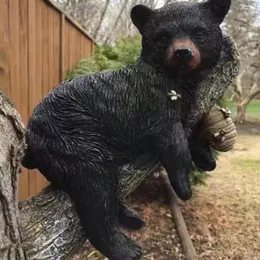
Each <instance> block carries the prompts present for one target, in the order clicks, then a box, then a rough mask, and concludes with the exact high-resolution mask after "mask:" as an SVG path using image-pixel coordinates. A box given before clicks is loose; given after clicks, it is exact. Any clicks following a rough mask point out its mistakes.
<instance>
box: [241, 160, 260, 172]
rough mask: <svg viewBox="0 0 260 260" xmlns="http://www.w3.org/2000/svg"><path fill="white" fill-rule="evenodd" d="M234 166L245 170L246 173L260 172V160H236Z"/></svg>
mask: <svg viewBox="0 0 260 260" xmlns="http://www.w3.org/2000/svg"><path fill="white" fill-rule="evenodd" d="M236 165H237V166H239V167H240V168H242V169H244V170H246V171H247V172H251V173H259V172H260V160H253V159H239V160H236Z"/></svg>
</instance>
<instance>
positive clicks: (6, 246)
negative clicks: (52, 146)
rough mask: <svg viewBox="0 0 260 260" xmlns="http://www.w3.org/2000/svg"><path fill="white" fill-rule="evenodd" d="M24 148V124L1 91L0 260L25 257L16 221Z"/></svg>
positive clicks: (22, 259) (21, 259)
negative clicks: (19, 175)
mask: <svg viewBox="0 0 260 260" xmlns="http://www.w3.org/2000/svg"><path fill="white" fill-rule="evenodd" d="M23 150H24V135H23V123H22V121H21V118H20V116H19V114H18V113H17V111H16V110H15V109H14V107H13V104H12V103H11V101H10V100H9V99H8V98H6V97H5V96H4V95H2V94H1V93H0V259H1V260H5V259H10V260H11V259H17V260H18V259H19V260H24V259H26V258H25V254H24V251H23V249H22V242H21V234H20V227H19V222H18V182H17V177H18V173H19V168H20V160H21V157H22V155H23Z"/></svg>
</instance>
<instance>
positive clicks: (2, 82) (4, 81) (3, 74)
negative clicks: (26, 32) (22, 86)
mask: <svg viewBox="0 0 260 260" xmlns="http://www.w3.org/2000/svg"><path fill="white" fill-rule="evenodd" d="M8 10H9V2H8V1H5V0H0V17H2V19H3V21H0V86H1V90H2V91H3V93H4V94H6V95H8V96H10V92H9V85H10V84H9V57H8V55H9V49H8V47H9V46H8V45H9V11H8Z"/></svg>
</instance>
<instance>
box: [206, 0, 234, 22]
mask: <svg viewBox="0 0 260 260" xmlns="http://www.w3.org/2000/svg"><path fill="white" fill-rule="evenodd" d="M205 6H206V7H207V9H210V10H211V12H212V14H213V16H214V18H215V19H216V21H217V22H218V23H219V24H221V23H222V22H223V20H224V18H225V16H226V15H227V13H228V11H229V9H230V6H231V0H208V1H207V2H206V3H205Z"/></svg>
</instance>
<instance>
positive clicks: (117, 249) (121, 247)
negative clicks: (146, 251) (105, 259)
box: [109, 233, 142, 260]
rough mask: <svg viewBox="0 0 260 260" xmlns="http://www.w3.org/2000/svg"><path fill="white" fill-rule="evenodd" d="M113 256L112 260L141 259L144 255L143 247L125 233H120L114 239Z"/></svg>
mask: <svg viewBox="0 0 260 260" xmlns="http://www.w3.org/2000/svg"><path fill="white" fill-rule="evenodd" d="M113 242H114V245H113V252H114V254H113V257H111V258H109V259H110V260H122V259H123V260H139V259H141V257H142V250H141V247H140V246H138V245H137V244H136V243H135V242H134V241H133V240H132V239H130V238H129V237H127V236H126V235H125V234H123V233H120V235H119V234H118V235H117V237H116V238H115V239H114V240H113Z"/></svg>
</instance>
